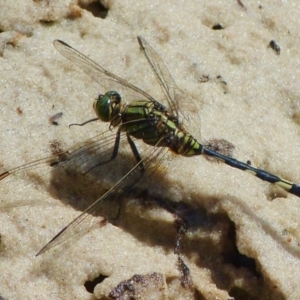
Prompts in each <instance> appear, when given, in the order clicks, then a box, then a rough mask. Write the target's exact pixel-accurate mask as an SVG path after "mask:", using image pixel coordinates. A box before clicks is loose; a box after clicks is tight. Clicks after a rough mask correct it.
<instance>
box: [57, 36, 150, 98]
mask: <svg viewBox="0 0 300 300" xmlns="http://www.w3.org/2000/svg"><path fill="white" fill-rule="evenodd" d="M53 45H54V47H55V48H56V50H57V51H58V52H59V53H60V54H61V55H62V56H64V57H65V58H67V59H68V60H70V61H71V62H73V63H74V64H75V65H76V66H77V67H79V68H80V69H81V70H82V71H84V72H85V73H86V74H87V75H89V76H91V77H92V78H93V79H94V80H95V81H97V82H99V83H100V84H103V80H110V88H109V89H110V90H112V89H113V85H114V84H113V83H115V84H118V85H120V86H124V87H126V88H129V89H131V90H132V91H134V92H136V93H138V94H139V95H140V96H141V97H142V98H146V99H148V100H150V101H153V100H154V99H153V98H152V97H151V96H150V95H149V94H147V93H146V92H145V91H143V90H141V89H139V88H138V87H136V86H135V85H133V84H131V83H129V82H128V81H127V80H125V79H122V78H121V77H119V76H117V75H115V74H113V73H111V72H109V71H108V70H106V69H104V68H103V67H101V66H100V65H98V64H97V63H95V62H94V61H92V60H91V59H90V58H88V57H87V56H85V55H84V54H82V53H80V52H79V51H77V50H76V49H74V48H72V47H71V46H70V45H68V44H66V43H65V42H63V41H60V40H55V41H54V42H53ZM105 92H106V91H105ZM119 92H120V91H119Z"/></svg>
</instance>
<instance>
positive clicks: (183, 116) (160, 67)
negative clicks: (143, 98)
mask: <svg viewBox="0 0 300 300" xmlns="http://www.w3.org/2000/svg"><path fill="white" fill-rule="evenodd" d="M137 39H138V42H139V44H140V47H141V49H142V51H143V53H144V55H145V56H146V59H147V61H148V62H149V64H150V66H151V68H152V70H153V72H154V74H155V76H156V78H157V81H158V83H159V85H160V87H161V89H162V91H163V93H164V95H165V98H166V100H167V103H168V106H167V108H168V109H169V111H170V112H171V113H172V114H173V115H174V116H176V117H178V120H179V122H180V123H181V124H182V125H183V126H184V127H185V128H186V129H187V130H188V131H190V133H191V134H193V135H194V137H196V138H198V139H199V141H200V126H201V121H200V116H199V114H198V109H197V106H196V104H195V102H194V101H193V100H192V99H191V98H190V97H189V96H187V95H186V94H185V93H183V92H182V91H181V90H180V89H179V88H178V87H177V85H176V83H175V81H174V79H173V77H172V75H171V74H170V72H169V70H168V68H167V67H166V65H165V63H164V62H163V60H162V59H161V57H160V56H159V55H158V53H157V52H156V51H155V50H154V49H153V48H152V47H151V46H150V45H149V44H148V42H147V41H146V40H145V39H144V38H142V37H141V36H138V37H137Z"/></svg>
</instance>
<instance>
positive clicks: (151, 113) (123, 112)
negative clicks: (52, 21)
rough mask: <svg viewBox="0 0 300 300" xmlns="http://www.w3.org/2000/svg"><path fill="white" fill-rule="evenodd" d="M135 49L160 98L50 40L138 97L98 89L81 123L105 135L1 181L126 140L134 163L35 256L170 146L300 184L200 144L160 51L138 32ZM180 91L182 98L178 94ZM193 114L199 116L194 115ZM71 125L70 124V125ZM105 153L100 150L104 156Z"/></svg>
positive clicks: (110, 157) (293, 189)
mask: <svg viewBox="0 0 300 300" xmlns="http://www.w3.org/2000/svg"><path fill="white" fill-rule="evenodd" d="M137 40H138V43H139V46H140V49H141V51H142V53H143V54H144V56H145V58H146V60H147V61H148V63H149V65H150V67H151V69H152V71H153V73H154V75H155V77H156V79H157V81H158V83H159V85H160V87H161V89H162V91H163V94H164V99H165V100H164V103H165V104H162V103H160V102H158V101H157V100H155V99H154V98H153V97H152V96H150V95H149V94H148V93H146V92H145V91H143V90H141V89H140V88H138V87H136V86H135V85H133V84H131V83H130V82H128V81H127V80H125V79H122V78H121V77H119V76H117V75H115V74H113V73H111V72H110V71H108V70H106V69H104V68H103V67H101V66H100V65H99V64H97V63H95V62H94V61H92V60H91V59H90V58H88V57H87V56H85V55H84V54H82V53H81V52H79V51H77V50H76V49H74V48H73V47H71V46H70V45H68V44H67V43H65V42H63V41H61V40H55V41H54V42H53V43H54V47H55V48H56V49H57V50H58V52H59V53H60V54H62V55H63V56H64V57H65V58H67V59H68V60H70V61H71V62H72V63H74V64H75V65H76V66H77V67H79V68H80V69H81V70H82V71H84V72H85V73H87V74H88V75H89V76H91V77H92V78H93V79H94V80H96V81H98V82H99V83H101V82H102V81H103V80H108V81H109V82H110V83H111V84H112V85H116V86H119V87H123V88H124V87H125V88H126V89H129V90H131V91H132V92H135V94H136V95H138V97H139V98H137V99H136V100H132V101H131V102H129V103H123V102H122V98H121V95H120V94H119V93H118V92H117V91H116V90H110V91H108V92H106V93H105V94H100V95H99V97H98V98H97V99H96V100H95V101H94V103H93V108H94V111H95V113H96V116H97V117H96V118H94V119H92V120H89V121H87V122H84V123H82V124H77V125H84V124H86V123H88V122H91V121H94V120H100V121H102V122H108V123H109V130H108V131H109V132H111V131H112V130H113V129H115V130H116V132H115V133H112V134H110V135H109V136H104V135H102V134H100V135H99V136H97V137H96V138H95V139H93V140H88V142H86V143H85V144H84V145H83V146H81V147H79V148H78V149H75V150H74V151H58V153H55V155H53V156H51V157H47V158H43V159H40V160H36V161H33V162H31V163H28V164H24V165H21V166H19V167H16V168H13V169H11V170H8V171H5V172H3V173H2V174H0V183H1V181H5V179H6V178H7V177H8V178H10V177H13V176H15V175H18V174H23V173H26V172H27V171H28V170H32V169H35V170H37V169H38V167H39V166H41V165H45V164H47V165H49V166H51V167H53V168H56V167H58V168H60V167H61V166H70V165H72V166H75V168H77V169H78V170H79V171H80V172H81V173H82V174H86V173H89V172H90V171H91V170H92V169H94V168H97V167H100V166H102V165H106V164H107V163H109V162H112V161H114V160H115V159H116V157H117V155H118V153H119V152H120V149H121V145H122V143H123V142H124V141H126V142H127V143H128V145H129V148H130V149H131V152H132V154H133V157H134V160H135V164H134V166H133V167H132V168H131V169H130V170H129V171H128V172H127V173H126V174H125V175H124V176H121V178H120V179H119V180H118V181H117V182H116V183H115V184H114V185H113V186H112V187H111V188H110V189H109V190H108V191H107V192H105V193H104V194H103V195H102V196H100V197H99V198H98V199H97V200H96V201H94V202H93V203H92V204H91V205H90V206H89V207H88V208H87V209H85V210H84V211H83V212H82V213H80V214H79V215H78V216H77V217H76V218H75V219H73V220H72V221H71V222H70V223H69V224H68V225H66V226H65V227H64V228H62V229H61V230H60V231H59V232H58V233H57V234H56V235H55V236H54V237H53V238H52V239H51V240H50V241H49V242H48V243H47V244H46V245H45V246H44V247H43V248H42V249H41V250H40V251H39V252H38V253H37V254H36V255H40V254H42V253H44V252H46V251H48V250H49V249H51V248H53V247H55V246H57V245H58V244H60V243H62V242H64V241H66V240H67V239H68V238H70V237H72V236H74V235H76V234H78V233H80V232H81V231H82V230H84V229H86V228H87V227H88V226H89V224H90V222H89V220H90V218H91V217H92V215H93V214H95V212H96V213H99V212H101V210H102V208H103V207H104V204H105V203H106V202H107V201H108V200H110V199H112V198H114V199H115V198H119V197H121V196H122V195H123V194H124V193H125V192H126V191H129V190H130V189H131V188H132V187H133V185H134V184H136V182H138V181H139V180H140V179H142V178H143V176H144V175H145V174H146V173H149V174H151V173H153V172H155V170H156V169H157V166H158V165H159V164H161V163H162V160H163V158H164V155H165V153H167V152H168V151H171V152H172V153H173V154H175V155H181V156H185V157H192V156H197V155H205V156H209V157H213V158H215V159H217V160H219V161H221V162H223V163H225V164H227V165H229V166H231V167H233V168H236V169H240V170H242V171H246V172H248V173H250V174H252V175H255V176H256V177H258V178H260V179H261V180H264V181H267V182H269V183H272V184H275V185H277V186H279V187H281V188H283V189H284V190H286V191H287V192H289V193H291V194H294V195H296V196H298V197H300V185H298V184H295V183H293V182H290V181H288V180H285V179H283V178H281V177H279V176H277V175H274V174H271V173H269V172H267V171H265V170H262V169H259V168H255V167H253V166H251V165H250V163H244V162H242V161H239V160H237V159H235V158H233V157H231V156H227V155H224V154H222V153H220V152H217V151H216V150H214V149H212V148H211V147H208V146H205V145H204V144H202V143H201V142H200V140H199V139H198V138H197V139H196V138H195V135H192V134H191V133H190V131H189V130H190V128H192V129H194V130H199V128H197V127H198V126H199V121H198V120H193V118H192V117H193V116H194V117H195V115H197V114H198V112H197V107H196V105H195V103H194V102H193V100H192V99H191V98H188V97H187V96H186V95H184V93H183V92H182V91H181V90H180V89H179V88H178V87H177V85H176V84H175V82H174V80H173V78H172V76H171V74H170V72H169V70H168V69H167V67H166V65H165V64H164V62H163V60H162V58H161V57H160V56H159V54H158V53H157V52H156V51H155V50H154V49H153V48H152V47H151V46H150V45H149V44H148V42H147V41H146V40H145V39H144V38H142V37H141V36H138V37H137ZM182 95H183V97H182ZM197 116H198V115H197ZM72 125H75V124H72ZM136 141H142V142H143V143H145V144H146V145H147V146H148V148H147V151H146V152H145V153H142V154H143V155H141V153H140V151H139V150H138V147H137V146H136ZM90 151H94V153H95V154H94V156H92V158H95V157H97V158H100V160H99V159H98V160H97V162H96V163H95V162H94V161H93V159H88V158H87V152H90ZM104 153H105V155H104Z"/></svg>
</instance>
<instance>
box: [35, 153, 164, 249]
mask: <svg viewBox="0 0 300 300" xmlns="http://www.w3.org/2000/svg"><path fill="white" fill-rule="evenodd" d="M151 150H152V151H151V154H150V155H146V157H145V158H143V159H142V160H141V161H140V162H139V163H137V164H136V165H135V166H134V167H133V168H132V169H131V170H130V171H129V172H128V173H127V174H126V175H125V176H123V177H122V178H121V179H120V180H119V181H118V182H117V183H116V184H115V185H114V186H113V187H112V188H111V189H109V190H108V191H107V192H106V193H105V194H104V195H102V196H101V197H100V198H99V199H98V200H96V201H95V202H94V203H93V204H92V205H90V206H89V207H88V208H87V209H86V210H85V211H84V212H82V213H81V214H80V215H79V216H78V217H77V218H75V219H74V220H73V221H71V222H70V223H69V224H68V225H67V226H65V227H64V228H63V229H62V230H61V231H60V232H59V233H58V234H57V235H56V236H55V237H54V238H53V239H51V240H50V241H49V242H48V243H47V244H46V245H45V246H44V247H43V248H42V249H41V250H40V251H39V252H38V253H37V254H36V255H40V254H42V253H44V252H46V251H48V250H49V249H51V248H53V247H55V246H57V245H59V244H61V243H63V242H64V241H66V240H67V239H69V238H70V237H72V236H75V235H77V234H79V233H81V232H83V231H85V230H88V229H89V228H91V226H93V225H94V222H95V218H94V217H93V215H95V214H96V215H99V213H100V212H101V211H102V207H103V206H104V204H105V203H106V201H110V200H112V199H116V198H119V197H120V195H123V194H124V193H126V192H128V191H129V190H130V189H131V188H132V186H133V185H134V184H135V183H136V182H137V181H138V180H139V179H140V178H141V176H142V175H143V173H142V172H141V166H142V164H143V166H144V168H145V169H146V170H147V169H150V170H151V168H149V167H150V165H151V164H152V162H153V161H155V160H156V159H157V157H158V156H159V155H160V154H161V152H164V151H166V149H165V148H160V147H154V148H151ZM152 171H153V170H152Z"/></svg>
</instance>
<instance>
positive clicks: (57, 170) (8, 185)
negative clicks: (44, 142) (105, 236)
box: [0, 130, 135, 208]
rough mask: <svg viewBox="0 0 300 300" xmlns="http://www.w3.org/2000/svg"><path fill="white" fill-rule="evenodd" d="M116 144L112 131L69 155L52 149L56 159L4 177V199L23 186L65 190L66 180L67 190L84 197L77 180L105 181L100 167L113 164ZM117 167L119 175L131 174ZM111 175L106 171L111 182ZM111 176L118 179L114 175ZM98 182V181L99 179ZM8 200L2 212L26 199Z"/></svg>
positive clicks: (0, 186)
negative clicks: (56, 187) (52, 186)
mask: <svg viewBox="0 0 300 300" xmlns="http://www.w3.org/2000/svg"><path fill="white" fill-rule="evenodd" d="M124 137H125V136H121V142H120V145H119V152H118V157H117V158H116V160H119V159H121V156H122V155H125V154H126V152H127V151H130V150H129V149H128V146H127V139H126V138H124ZM115 140H116V133H112V132H111V131H110V130H108V131H106V132H103V133H101V134H100V135H97V136H95V137H94V138H91V139H88V140H86V141H85V142H82V143H81V144H80V145H78V144H77V145H76V147H73V149H70V150H68V151H64V150H62V149H60V148H59V147H57V148H55V149H52V148H51V150H52V153H53V155H52V156H49V157H45V158H42V159H38V160H35V161H33V162H30V163H27V164H24V165H21V166H18V167H16V168H13V169H11V170H8V171H5V172H3V173H1V174H0V191H3V193H2V195H3V196H4V195H8V193H10V191H15V190H16V189H17V188H18V187H19V186H20V187H23V186H28V185H30V186H31V185H35V184H36V186H42V185H44V186H45V187H46V188H49V190H50V189H51V186H50V185H51V184H60V186H63V183H62V181H63V180H64V181H65V182H66V183H67V184H65V185H64V186H63V190H67V189H68V190H69V191H71V192H73V190H74V189H77V190H78V193H80V192H79V187H78V184H77V183H76V182H75V180H77V182H84V181H86V180H88V179H89V178H88V177H91V176H89V175H92V176H94V177H100V176H102V177H101V178H99V180H100V179H101V180H102V181H103V173H100V170H99V169H102V168H96V167H99V166H101V165H106V164H107V163H108V162H110V160H111V156H112V153H113V148H114V146H115ZM129 156H130V157H131V153H129ZM117 163H118V165H119V169H120V170H119V173H122V174H124V172H127V170H128V167H126V168H125V171H124V170H123V169H122V168H121V166H120V164H119V162H118V161H117ZM134 163H135V161H134V159H133V164H132V165H134ZM108 171H109V170H106V172H105V175H106V177H107V178H109V174H110V172H108ZM97 172H98V173H97ZM115 173H116V172H115ZM111 176H112V177H114V176H113V175H111ZM75 177H77V178H75ZM107 180H109V179H107ZM60 181H61V182H60ZM94 181H96V179H95V180H94ZM23 182H24V184H23ZM67 185H68V186H67ZM94 189H95V192H94V196H93V197H91V198H93V200H94V199H97V197H98V195H99V187H98V188H97V190H96V188H94ZM71 192H70V193H71ZM74 193H75V192H74ZM96 193H97V194H96ZM90 194H91V192H90ZM95 195H96V196H95ZM67 196H68V195H66V197H67ZM18 197H19V198H18ZM83 197H84V196H83ZM6 198H7V199H6ZM6 198H4V197H1V203H0V207H1V208H3V207H7V206H8V207H14V206H18V204H19V203H18V201H19V202H20V200H19V199H23V196H22V195H19V193H16V195H13V199H14V201H13V203H11V199H9V197H8V196H7V197H6ZM58 198H60V197H58ZM22 202H23V203H26V200H25V201H24V200H23V201H22ZM29 202H30V199H29ZM85 207H87V206H85Z"/></svg>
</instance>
